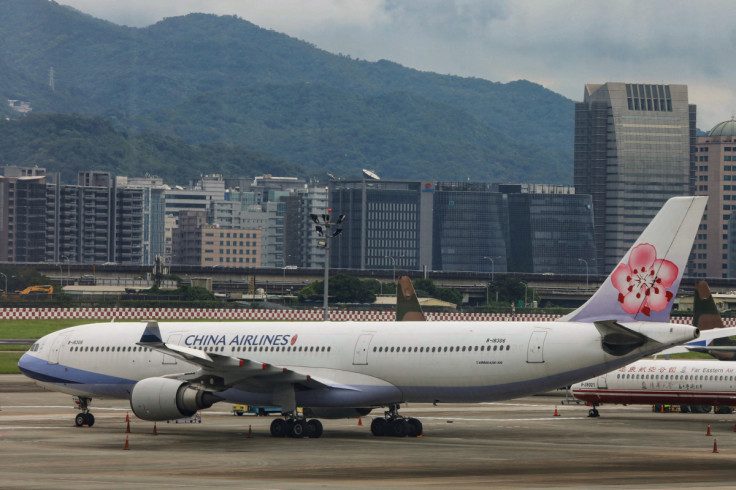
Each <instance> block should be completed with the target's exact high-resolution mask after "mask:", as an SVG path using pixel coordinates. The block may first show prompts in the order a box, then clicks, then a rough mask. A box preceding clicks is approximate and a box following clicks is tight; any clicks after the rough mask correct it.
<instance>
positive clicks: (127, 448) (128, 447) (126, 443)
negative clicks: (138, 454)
mask: <svg viewBox="0 0 736 490" xmlns="http://www.w3.org/2000/svg"><path fill="white" fill-rule="evenodd" d="M123 449H124V450H126V451H129V450H130V445H129V444H128V436H125V447H124V448H123Z"/></svg>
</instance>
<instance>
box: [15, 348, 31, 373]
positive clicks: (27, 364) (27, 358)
mask: <svg viewBox="0 0 736 490" xmlns="http://www.w3.org/2000/svg"><path fill="white" fill-rule="evenodd" d="M31 362H32V356H31V355H30V354H28V353H26V354H23V355H22V356H20V359H19V360H18V369H20V372H21V373H23V374H25V375H26V376H30V373H31Z"/></svg>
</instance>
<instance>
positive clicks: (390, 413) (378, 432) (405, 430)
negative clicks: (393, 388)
mask: <svg viewBox="0 0 736 490" xmlns="http://www.w3.org/2000/svg"><path fill="white" fill-rule="evenodd" d="M371 434H373V435H374V436H394V437H406V436H409V437H418V436H420V435H422V423H421V422H420V421H419V419H415V418H406V417H402V416H401V415H399V405H398V404H393V405H389V407H388V410H387V411H386V412H384V416H383V418H376V419H373V422H371Z"/></svg>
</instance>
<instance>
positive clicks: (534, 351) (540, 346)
mask: <svg viewBox="0 0 736 490" xmlns="http://www.w3.org/2000/svg"><path fill="white" fill-rule="evenodd" d="M546 337H547V332H545V331H541V330H539V331H535V332H532V336H531V337H530V338H529V349H528V350H527V354H526V362H544V339H545V338H546Z"/></svg>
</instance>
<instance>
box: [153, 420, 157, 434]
mask: <svg viewBox="0 0 736 490" xmlns="http://www.w3.org/2000/svg"><path fill="white" fill-rule="evenodd" d="M153 435H154V436H157V435H158V431H157V430H156V422H154V423H153Z"/></svg>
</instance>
